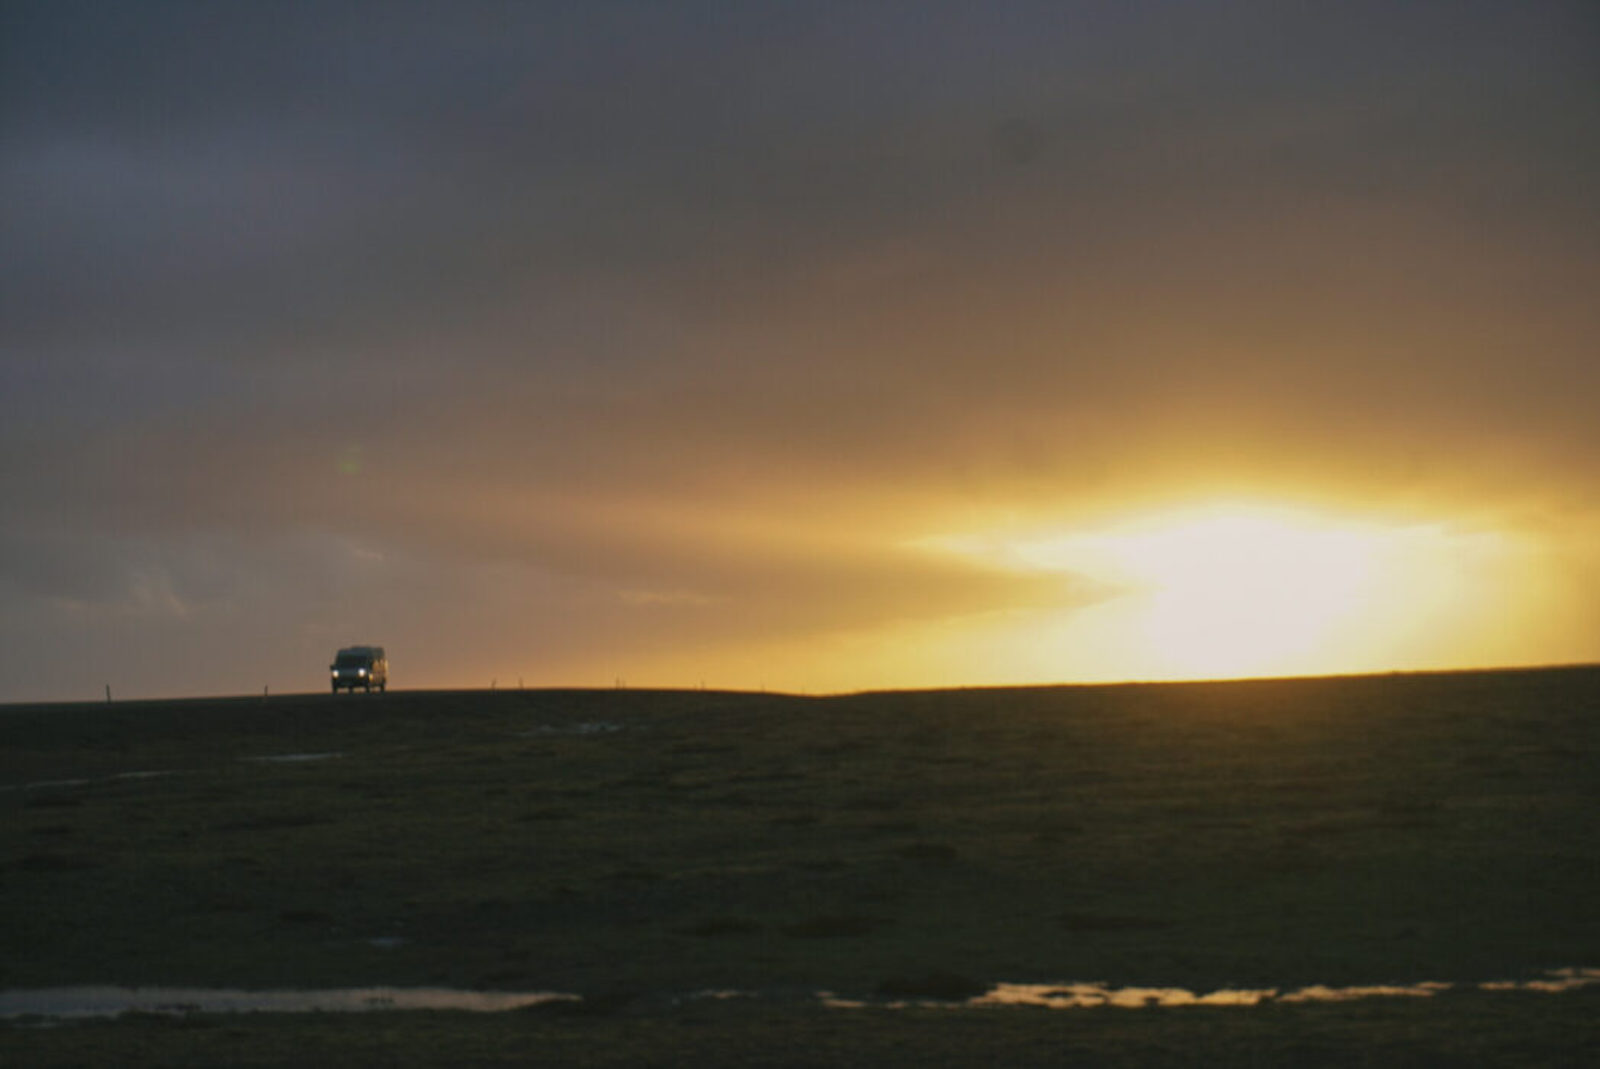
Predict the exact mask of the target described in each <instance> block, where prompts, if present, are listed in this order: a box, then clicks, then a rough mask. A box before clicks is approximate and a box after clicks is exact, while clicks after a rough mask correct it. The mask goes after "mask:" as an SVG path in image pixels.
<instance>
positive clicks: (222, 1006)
mask: <svg viewBox="0 0 1600 1069" xmlns="http://www.w3.org/2000/svg"><path fill="white" fill-rule="evenodd" d="M577 997H578V996H576V995H563V994H558V993H556V992H551V991H533V992H512V991H458V990H454V989H451V988H434V987H358V988H337V989H333V990H327V991H228V990H218V989H214V988H193V987H51V988H39V989H36V990H32V991H0V1018H4V1017H116V1016H119V1015H120V1014H124V1013H161V1014H173V1015H179V1014H188V1013H371V1012H375V1011H388V1010H466V1011H469V1012H476V1013H503V1012H505V1011H507V1010H518V1009H522V1008H524V1007H526V1006H537V1005H539V1004H541V1003H545V1002H570V1001H574V1000H576V999H577Z"/></svg>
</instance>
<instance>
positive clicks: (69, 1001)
mask: <svg viewBox="0 0 1600 1069" xmlns="http://www.w3.org/2000/svg"><path fill="white" fill-rule="evenodd" d="M372 942H374V943H377V942H378V940H373V941H372ZM1596 984H1600V969H1586V968H1584V969H1556V970H1552V971H1550V972H1547V973H1546V974H1545V975H1544V977H1543V978H1541V979H1535V980H1491V981H1485V982H1483V983H1460V984H1456V983H1443V982H1439V981H1429V982H1426V983H1419V984H1370V985H1363V986H1354V987H1328V986H1324V985H1321V984H1317V985H1312V986H1309V987H1301V988H1296V989H1293V990H1290V991H1284V992H1280V990H1279V989H1278V988H1240V989H1235V988H1222V989H1219V990H1216V991H1210V992H1203V993H1197V992H1194V991H1190V990H1187V989H1186V988H1181V987H1109V986H1107V985H1105V984H1097V983H1071V984H996V985H995V986H994V987H993V988H991V989H990V990H989V991H987V992H986V993H984V994H982V995H979V996H978V997H977V998H973V999H968V1000H966V1001H964V1002H926V1001H921V1000H914V999H911V1000H904V1001H891V1002H885V1001H881V1000H861V999H845V998H840V997H838V996H836V995H834V994H832V993H831V992H826V991H823V992H817V993H816V994H815V995H814V996H810V997H812V998H815V999H816V1001H817V1002H819V1003H820V1004H821V1005H823V1006H827V1007H830V1008H834V1009H867V1008H874V1009H895V1008H903V1007H906V1006H930V1005H931V1006H943V1007H948V1008H950V1009H952V1010H961V1009H969V1008H972V1009H981V1008H986V1007H994V1006H1040V1007H1044V1008H1047V1009H1060V1010H1070V1009H1088V1008H1094V1007H1101V1006H1114V1007H1120V1008H1124V1009H1142V1008H1147V1007H1181V1006H1240V1007H1250V1006H1260V1005H1264V1004H1267V1003H1272V1002H1287V1003H1308V1002H1348V1001H1351V1000H1353V999H1369V998H1431V997H1433V996H1434V995H1437V994H1439V993H1441V992H1445V991H1488V992H1534V993H1543V994H1559V993H1562V992H1567V991H1575V990H1577V989H1579V988H1583V987H1589V986H1591V985H1596ZM762 997H763V996H762V995H761V994H760V993H759V992H754V991H737V990H721V989H707V990H701V991H696V992H694V993H692V994H690V995H687V996H684V997H682V998H679V999H674V1000H672V1003H673V1004H681V1003H683V1002H685V1001H691V1002H692V1001H697V1000H716V1001H723V1000H732V999H761V998H762ZM578 1001H582V997H581V996H579V995H571V994H562V993H560V992H555V991H523V992H517V991H461V990H457V989H454V988H439V987H359V988H335V989H330V990H324V991H243V990H222V989H216V988H190V987H110V986H103V987H52V988H38V989H33V990H16V991H0V1019H6V1018H45V1019H66V1018H76V1017H116V1016H118V1015H120V1014H124V1013H156V1014H170V1015H183V1014H190V1013H372V1012H382V1011H398V1010H462V1011H467V1012H473V1013H503V1012H505V1011H508V1010H518V1009H523V1008H525V1007H528V1006H538V1005H542V1004H545V1003H550V1002H578Z"/></svg>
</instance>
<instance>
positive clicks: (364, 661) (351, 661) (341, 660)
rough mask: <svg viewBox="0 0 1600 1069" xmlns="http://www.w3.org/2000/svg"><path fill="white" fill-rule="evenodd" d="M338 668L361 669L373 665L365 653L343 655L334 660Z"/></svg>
mask: <svg viewBox="0 0 1600 1069" xmlns="http://www.w3.org/2000/svg"><path fill="white" fill-rule="evenodd" d="M333 663H334V665H335V667H338V668H361V667H364V666H366V665H368V664H371V663H372V658H371V657H370V656H369V655H367V654H365V653H341V654H339V655H338V656H337V657H335V658H334V659H333Z"/></svg>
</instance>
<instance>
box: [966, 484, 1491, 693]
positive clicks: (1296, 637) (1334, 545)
mask: <svg viewBox="0 0 1600 1069" xmlns="http://www.w3.org/2000/svg"><path fill="white" fill-rule="evenodd" d="M935 544H936V545H937V546H938V547H939V548H941V549H944V550H946V551H955V552H958V553H961V554H962V555H965V556H969V557H977V558H981V559H984V560H986V561H987V562H989V563H990V564H994V565H999V566H1002V567H1005V568H1007V569H1010V570H1015V571H1022V572H1027V573H1034V574H1040V575H1048V574H1056V575H1062V574H1066V575H1070V576H1073V577H1076V578H1077V579H1079V580H1087V581H1089V582H1091V583H1094V584H1096V585H1097V586H1098V587H1099V588H1100V589H1101V591H1102V593H1103V595H1104V596H1103V597H1102V598H1101V600H1100V601H1099V602H1098V603H1096V604H1092V605H1088V606H1078V607H1076V608H1073V609H1071V610H1069V611H1066V612H1063V613H1058V614H1056V615H1054V616H1053V617H1051V618H1050V619H1048V620H1044V621H1036V622H1035V624H1034V625H1033V627H1032V629H1031V632H1030V634H1029V636H1028V637H1026V638H1025V639H1022V640H1021V642H1020V643H1018V644H1014V645H1013V646H1012V648H1011V660H1012V662H1013V663H1012V665H1011V667H1012V668H1013V669H1014V670H1019V671H1027V672H1028V673H1029V674H1033V673H1034V672H1039V673H1041V674H1046V675H1048V674H1049V673H1050V671H1051V666H1054V667H1055V670H1056V671H1058V672H1064V673H1071V674H1072V675H1073V676H1074V677H1077V678H1094V677H1098V678H1127V679H1134V678H1143V679H1177V678H1204V677H1213V678H1215V677H1229V676H1253V675H1272V674H1296V673H1316V672H1341V671H1352V670H1377V669H1382V668H1385V667H1393V666H1395V665H1396V664H1398V663H1399V662H1400V661H1402V660H1415V658H1414V657H1411V655H1410V651H1415V650H1418V649H1421V648H1423V647H1424V646H1426V645H1427V644H1428V643H1429V641H1430V640H1431V637H1432V636H1433V635H1434V634H1436V633H1438V632H1440V631H1442V630H1447V629H1450V628H1459V627H1460V626H1461V624H1460V621H1461V620H1462V619H1463V618H1465V617H1468V616H1469V615H1470V614H1471V613H1473V612H1474V611H1478V610H1481V609H1483V608H1484V607H1485V606H1486V605H1487V601H1485V600H1484V599H1486V598H1488V597H1489V596H1490V594H1492V592H1488V593H1486V592H1485V591H1484V590H1483V589H1481V584H1480V585H1478V586H1475V585H1474V582H1473V581H1472V580H1471V579H1470V577H1471V576H1472V575H1473V574H1474V573H1480V574H1481V573H1482V572H1484V570H1485V565H1490V566H1494V567H1498V566H1499V565H1500V564H1503V563H1504V559H1505V554H1506V552H1507V546H1506V544H1505V542H1504V540H1503V539H1502V538H1501V537H1500V536H1498V535H1495V534H1491V533H1482V532H1479V533H1470V532H1469V533H1462V532H1455V531H1451V530H1449V529H1447V528H1445V527H1443V526H1439V525H1417V524H1411V525H1404V526H1387V525H1383V524H1379V523H1374V522H1364V521H1359V520H1353V519H1349V518H1342V517H1337V516H1333V515H1325V514H1320V513H1316V512H1311V511H1306V510H1299V509H1293V508H1287V507H1274V506H1265V505H1248V504H1227V505H1212V506H1209V507H1204V508H1191V509H1185V510H1179V511H1172V512H1165V513H1158V514H1154V515H1150V516H1147V517H1145V518H1142V519H1137V520H1132V521H1129V522H1127V523H1124V524H1121V525H1116V526H1112V527H1109V528H1103V529H1099V530H1095V531H1090V532H1079V533H1072V534H1061V533H1036V534H1032V535H1024V536H1020V537H1019V536H1015V535H1013V536H1007V537H1000V538H996V537H984V538H976V539H974V538H957V539H939V540H937V542H936V543H935ZM1024 646H1026V648H1025V649H1024V648H1023V647H1024ZM1024 662H1027V663H1024Z"/></svg>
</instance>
